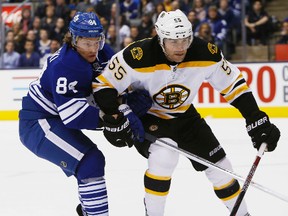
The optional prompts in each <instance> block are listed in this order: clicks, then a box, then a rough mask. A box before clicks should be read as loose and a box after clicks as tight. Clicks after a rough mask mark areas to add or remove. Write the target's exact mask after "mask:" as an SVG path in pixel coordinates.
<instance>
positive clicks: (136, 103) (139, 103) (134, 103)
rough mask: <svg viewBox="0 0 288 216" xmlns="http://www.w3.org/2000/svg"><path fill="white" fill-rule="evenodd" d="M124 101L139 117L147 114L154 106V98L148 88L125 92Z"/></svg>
mask: <svg viewBox="0 0 288 216" xmlns="http://www.w3.org/2000/svg"><path fill="white" fill-rule="evenodd" d="M123 102H124V103H126V104H128V105H129V107H130V108H131V110H132V111H133V113H135V114H136V115H137V116H138V117H142V116H143V115H145V114H146V113H147V111H148V110H149V109H150V108H151V106H152V99H151V97H150V95H149V92H148V91H146V90H135V91H133V92H131V93H127V94H124V95H123Z"/></svg>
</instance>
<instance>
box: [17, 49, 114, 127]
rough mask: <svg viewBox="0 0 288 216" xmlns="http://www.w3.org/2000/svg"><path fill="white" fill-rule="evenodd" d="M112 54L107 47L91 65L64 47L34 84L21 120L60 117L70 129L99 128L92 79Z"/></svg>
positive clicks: (23, 104)
mask: <svg viewBox="0 0 288 216" xmlns="http://www.w3.org/2000/svg"><path fill="white" fill-rule="evenodd" d="M112 55H113V51H112V50H111V49H109V47H107V46H104V48H103V50H101V51H99V53H98V58H97V61H96V62H95V63H93V64H90V63H88V62H87V61H86V60H85V59H84V58H82V57H81V56H80V55H79V54H78V53H77V51H75V50H74V49H71V48H70V47H69V46H68V45H67V44H64V45H63V46H62V47H61V48H60V49H59V50H58V51H57V52H56V53H55V54H53V55H52V56H50V57H49V58H48V59H47V62H46V64H45V65H44V66H43V69H42V72H41V74H40V76H39V78H38V79H37V80H35V81H33V82H32V83H31V84H30V86H29V91H28V94H27V96H25V97H23V101H22V110H20V113H19V118H21V119H44V118H58V117H60V118H61V119H62V121H63V123H64V124H65V125H66V126H67V127H69V128H74V129H95V128H97V125H98V118H99V117H98V114H99V109H98V108H97V106H96V105H95V102H94V100H93V96H92V80H93V79H95V77H96V76H98V75H99V74H100V73H101V72H102V70H103V68H104V67H105V66H106V64H107V63H108V61H109V59H110V58H111V56H112Z"/></svg>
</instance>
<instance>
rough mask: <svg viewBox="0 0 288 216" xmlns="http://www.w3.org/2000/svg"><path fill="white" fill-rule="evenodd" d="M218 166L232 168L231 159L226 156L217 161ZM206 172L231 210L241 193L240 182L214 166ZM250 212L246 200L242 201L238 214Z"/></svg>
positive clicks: (216, 191) (242, 215)
mask: <svg viewBox="0 0 288 216" xmlns="http://www.w3.org/2000/svg"><path fill="white" fill-rule="evenodd" d="M216 164H217V165H218V166H220V167H223V168H225V169H228V170H232V165H231V163H230V161H229V160H228V159H227V158H226V157H225V158H223V159H222V160H220V161H218V162H217V163H216ZM205 174H206V176H207V177H208V179H209V180H210V181H211V182H212V184H213V187H214V191H215V194H216V196H217V197H218V198H219V199H220V200H221V201H222V202H223V203H224V204H225V206H226V207H227V208H228V209H229V211H231V210H232V209H233V207H234V204H235V202H236V200H237V197H238V195H239V193H240V185H239V182H238V181H237V180H235V179H233V178H232V177H231V176H229V175H227V174H224V173H222V172H221V171H219V170H216V169H213V168H207V169H206V170H205ZM247 213H248V211H247V206H246V203H245V200H243V201H242V203H241V205H240V207H239V209H238V212H237V216H244V215H246V214H247Z"/></svg>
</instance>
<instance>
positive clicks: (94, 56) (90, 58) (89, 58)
mask: <svg viewBox="0 0 288 216" xmlns="http://www.w3.org/2000/svg"><path fill="white" fill-rule="evenodd" d="M86 60H87V61H88V62H89V63H93V62H94V61H95V60H96V55H93V56H87V58H86Z"/></svg>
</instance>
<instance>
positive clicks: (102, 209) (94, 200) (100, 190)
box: [78, 177, 108, 216]
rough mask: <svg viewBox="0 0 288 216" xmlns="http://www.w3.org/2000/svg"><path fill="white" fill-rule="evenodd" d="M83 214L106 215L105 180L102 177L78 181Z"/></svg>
mask: <svg viewBox="0 0 288 216" xmlns="http://www.w3.org/2000/svg"><path fill="white" fill-rule="evenodd" d="M78 186H79V187H78V192H79V199H80V201H81V206H82V211H83V215H87V216H89V215H98V216H108V198H107V190H106V182H105V179H104V178H103V177H101V178H96V179H88V180H87V181H85V180H82V181H80V182H78Z"/></svg>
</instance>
